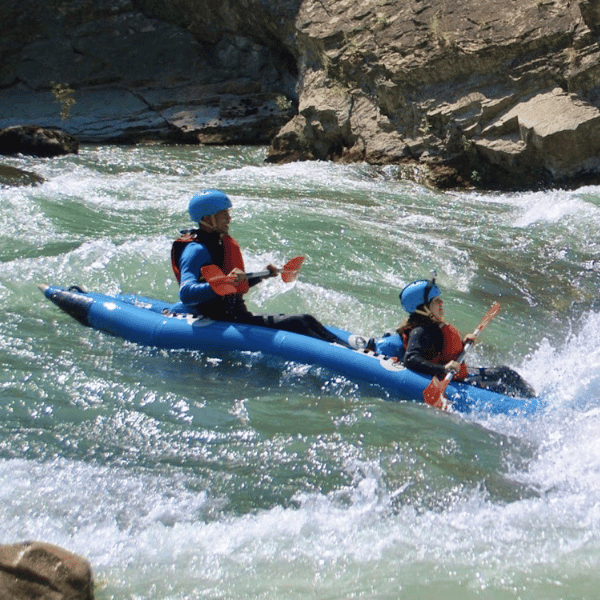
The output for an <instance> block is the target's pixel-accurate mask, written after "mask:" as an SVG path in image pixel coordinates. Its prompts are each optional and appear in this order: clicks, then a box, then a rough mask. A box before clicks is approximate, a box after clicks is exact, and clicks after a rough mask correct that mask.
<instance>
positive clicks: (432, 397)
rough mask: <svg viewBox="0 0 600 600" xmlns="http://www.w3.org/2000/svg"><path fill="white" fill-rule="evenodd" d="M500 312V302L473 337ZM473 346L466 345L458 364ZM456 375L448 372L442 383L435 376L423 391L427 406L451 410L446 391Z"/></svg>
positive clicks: (483, 320) (451, 371) (468, 343)
mask: <svg viewBox="0 0 600 600" xmlns="http://www.w3.org/2000/svg"><path fill="white" fill-rule="evenodd" d="M499 310H500V304H499V303H498V302H496V303H495V304H493V305H492V306H491V308H490V309H489V310H488V311H487V312H486V313H485V315H484V316H483V319H481V321H480V322H479V325H477V328H476V329H475V331H474V332H473V335H474V336H475V337H477V336H479V334H480V333H481V332H482V331H483V330H484V329H485V328H486V327H487V326H488V324H489V322H490V321H491V320H492V319H493V318H494V317H495V316H496V315H497V314H498V311H499ZM471 346H473V342H472V341H471V340H469V341H468V342H467V343H466V344H465V347H464V348H463V351H462V352H461V354H460V356H459V357H458V358H457V359H456V362H459V363H461V362H463V361H464V360H465V356H466V355H467V352H468V351H469V350H470V349H471ZM455 373H456V371H455V370H450V371H448V373H447V374H446V377H444V379H442V381H440V380H439V379H438V378H437V377H436V376H435V375H434V376H433V379H432V380H431V383H430V384H429V385H428V386H427V387H426V388H425V389H424V390H423V400H425V402H427V404H431V406H435V407H436V408H439V409H441V410H448V409H449V408H450V404H449V403H448V398H446V396H445V395H444V392H445V391H446V387H447V386H448V384H449V383H450V380H451V379H452V377H453V375H454V374H455Z"/></svg>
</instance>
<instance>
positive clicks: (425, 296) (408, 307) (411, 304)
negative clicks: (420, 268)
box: [400, 279, 442, 313]
mask: <svg viewBox="0 0 600 600" xmlns="http://www.w3.org/2000/svg"><path fill="white" fill-rule="evenodd" d="M441 295H442V292H441V291H440V288H439V287H438V286H437V285H436V284H435V281H434V280H433V279H429V280H427V279H420V280H419V281H413V282H412V283H409V284H408V285H407V286H406V287H405V288H404V289H403V290H402V291H401V292H400V304H401V305H402V308H404V310H405V311H406V312H408V313H414V312H415V310H417V308H419V306H421V305H423V304H429V303H430V302H431V301H432V300H433V299H434V298H437V297H438V296H441Z"/></svg>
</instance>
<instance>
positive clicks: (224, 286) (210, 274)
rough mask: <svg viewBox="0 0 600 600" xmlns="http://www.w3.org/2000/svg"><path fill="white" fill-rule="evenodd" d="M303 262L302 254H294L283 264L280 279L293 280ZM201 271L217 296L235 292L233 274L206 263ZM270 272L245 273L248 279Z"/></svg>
mask: <svg viewBox="0 0 600 600" xmlns="http://www.w3.org/2000/svg"><path fill="white" fill-rule="evenodd" d="M303 262H304V256H295V257H294V258H292V259H291V260H289V261H288V262H286V263H285V265H283V268H282V269H281V271H280V273H281V279H283V281H285V282H286V283H290V282H291V281H294V279H296V277H297V276H298V271H300V268H301V267H302V263H303ZM200 271H201V273H202V277H204V279H205V280H206V282H207V283H209V284H210V287H211V289H212V290H213V292H215V293H216V294H218V295H219V296H227V295H228V294H235V293H236V291H237V290H236V288H235V286H234V285H233V284H232V282H233V281H235V277H234V276H233V275H226V274H225V273H223V271H222V270H221V269H219V267H217V265H206V266H204V267H202V268H201V269H200ZM270 274H271V271H268V270H267V271H257V272H255V273H246V276H247V277H248V279H251V278H253V277H268V276H269V275H270Z"/></svg>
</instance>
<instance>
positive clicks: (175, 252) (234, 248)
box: [171, 231, 250, 294]
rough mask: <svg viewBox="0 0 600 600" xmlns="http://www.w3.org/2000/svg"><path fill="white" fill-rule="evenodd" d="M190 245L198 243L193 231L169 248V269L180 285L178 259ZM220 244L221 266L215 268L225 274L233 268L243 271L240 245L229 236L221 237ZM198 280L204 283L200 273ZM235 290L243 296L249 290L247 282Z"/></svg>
mask: <svg viewBox="0 0 600 600" xmlns="http://www.w3.org/2000/svg"><path fill="white" fill-rule="evenodd" d="M190 243H199V242H198V240H197V238H196V233H195V231H189V232H187V233H185V234H184V235H182V236H181V237H180V238H178V239H176V240H175V241H174V242H173V245H172V246H171V267H172V268H173V273H175V278H176V279H177V283H181V270H180V269H179V259H180V258H181V254H182V253H183V251H184V249H185V247H186V246H187V245H188V244H190ZM221 244H222V245H223V264H222V265H217V267H219V268H220V269H221V270H222V271H223V272H224V273H226V274H227V273H231V271H232V270H233V269H235V268H238V269H241V270H242V271H245V270H246V268H245V267H244V257H243V256H242V251H241V249H240V245H239V244H238V243H237V242H236V241H235V240H234V239H233V238H232V237H231V236H230V235H223V236H221ZM203 266H204V265H203ZM198 279H199V280H201V281H204V278H203V277H202V274H201V273H198ZM236 289H237V293H238V294H245V293H246V292H247V291H248V290H249V289H250V286H249V285H248V282H246V283H241V284H239V285H238V286H236Z"/></svg>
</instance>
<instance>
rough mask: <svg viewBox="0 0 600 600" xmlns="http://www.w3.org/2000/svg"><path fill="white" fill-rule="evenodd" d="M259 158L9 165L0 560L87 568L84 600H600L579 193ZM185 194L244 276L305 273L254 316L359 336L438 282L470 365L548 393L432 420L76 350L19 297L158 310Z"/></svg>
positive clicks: (333, 384)
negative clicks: (18, 550)
mask: <svg viewBox="0 0 600 600" xmlns="http://www.w3.org/2000/svg"><path fill="white" fill-rule="evenodd" d="M264 156H265V152H264V149H262V148H250V149H248V148H190V147H174V148H163V147H160V146H148V147H134V148H114V147H85V148H83V149H82V151H81V152H80V154H79V155H78V156H76V157H73V156H71V157H65V158H58V159H52V160H40V159H31V158H14V159H10V160H9V161H8V163H9V164H11V165H13V166H17V167H20V168H25V169H31V170H34V171H36V172H38V173H40V174H41V175H43V176H44V177H45V179H46V182H45V183H44V184H43V185H41V186H39V187H31V188H30V187H25V188H8V189H6V188H5V189H0V226H1V229H2V233H3V235H2V241H1V242H0V261H1V267H0V306H1V308H2V311H1V316H0V356H1V361H0V368H1V375H0V543H13V542H19V541H24V540H32V539H37V540H43V541H46V542H51V543H54V544H58V545H60V546H62V547H65V548H67V549H69V550H71V551H72V552H75V553H78V554H81V555H82V556H84V557H86V558H87V559H88V560H89V561H90V563H91V564H92V567H93V570H94V575H95V579H96V584H97V588H96V598H97V599H98V600H109V599H110V600H124V599H131V600H134V599H135V600H183V599H195V598H198V599H201V598H210V599H216V598H225V599H232V600H234V599H257V598H261V599H265V600H271V599H272V600H283V599H295V600H298V599H309V598H310V599H314V600H324V599H340V600H341V599H355V598H365V599H370V600H374V599H377V600H382V599H386V600H387V599H389V600H396V599H403V600H410V599H423V598H444V599H445V600H451V599H460V600H468V599H470V598H485V599H488V598H489V599H494V600H496V599H505V598H528V599H534V598H535V599H538V598H540V599H542V598H543V599H569V600H575V599H577V600H581V599H589V600H594V599H597V598H600V591H599V590H600V574H599V572H600V569H599V567H600V480H599V475H600V300H599V298H598V291H597V290H598V285H597V281H598V271H599V269H600V263H599V262H598V260H597V256H598V254H599V244H600V188H595V187H590V188H584V189H580V190H578V191H574V192H565V191H553V192H543V193H542V192H540V193H527V194H511V195H501V194H489V195H486V194H480V193H474V192H464V193H446V194H441V193H435V192H432V191H429V190H426V189H424V188H421V187H418V186H416V185H414V184H411V183H408V182H402V181H399V180H398V179H397V177H396V172H395V171H394V170H393V169H377V168H373V167H369V166H365V165H351V166H348V165H346V166H343V165H334V164H328V163H318V162H317V163H315V162H312V163H311V162H307V163H296V164H290V165H285V166H267V165H265V164H264V163H263V160H264ZM207 187H214V188H220V189H223V190H225V191H226V192H227V193H228V194H230V196H231V197H232V200H233V202H234V205H235V208H234V210H233V211H232V214H233V224H232V233H233V235H234V236H235V237H236V238H237V239H238V240H239V241H240V243H241V245H242V247H243V248H244V252H245V258H246V263H247V267H248V268H249V270H254V269H261V268H263V267H264V265H265V264H267V263H268V262H273V263H276V264H283V263H284V262H285V261H286V260H287V259H289V258H291V257H292V256H295V255H298V254H305V255H306V257H307V258H306V262H305V264H304V267H303V269H302V271H301V273H300V277H299V279H298V280H297V281H296V282H295V283H294V284H292V285H289V284H285V283H284V282H282V281H281V280H269V281H267V282H264V283H263V284H262V285H261V286H260V288H258V289H257V288H255V289H254V290H253V291H252V292H251V294H250V295H249V300H248V303H249V305H250V307H251V308H252V309H253V310H255V311H262V312H299V311H300V312H310V313H313V314H314V315H316V316H317V317H319V318H320V319H321V320H322V321H324V322H326V323H329V324H332V325H335V326H338V327H343V328H346V329H350V330H352V331H356V332H357V333H362V334H364V335H368V336H371V335H379V334H381V333H383V332H385V331H392V330H393V329H394V328H395V327H396V326H397V325H398V324H399V323H400V321H401V320H402V319H403V318H404V315H403V314H402V311H401V309H400V307H399V305H398V291H399V290H400V289H401V288H402V287H403V286H404V285H405V284H407V283H408V282H410V281H412V280H414V279H417V278H424V277H428V276H429V272H430V270H431V269H432V268H436V269H437V272H438V283H439V285H440V286H441V287H442V289H443V290H444V297H445V299H446V313H447V316H448V318H449V319H450V320H452V321H453V322H454V323H455V324H456V325H457V326H458V327H459V329H461V330H462V331H463V332H467V331H468V330H469V329H472V328H474V326H475V325H476V324H477V322H478V321H479V319H480V318H481V316H482V315H483V313H484V312H485V311H486V310H487V308H488V307H489V306H490V304H491V303H492V302H494V301H496V300H499V301H500V303H501V305H502V309H501V312H500V314H499V315H498V316H497V317H496V319H494V321H493V322H492V323H491V325H490V326H489V328H488V329H487V330H486V332H485V333H484V336H483V340H482V342H481V343H480V344H479V345H478V346H477V348H476V350H475V351H473V353H472V355H471V358H470V362H471V364H481V365H485V364H500V363H505V364H508V365H510V366H511V367H513V368H515V369H517V370H518V371H519V372H520V373H521V374H522V375H523V376H524V377H525V378H526V379H527V380H529V381H530V382H531V383H532V384H533V385H534V386H535V387H536V389H537V390H538V391H539V392H540V393H541V394H542V395H543V396H544V397H545V398H546V400H547V403H548V409H547V410H546V411H545V412H543V413H540V414H538V415H536V416H534V417H532V418H524V417H522V418H507V417H502V416H495V417H491V416H488V415H485V414H474V415H448V414H442V413H441V412H439V411H436V410H435V409H433V408H431V407H429V406H426V405H422V404H414V403H402V402H394V401H393V399H391V398H388V397H386V395H385V394H384V393H382V392H380V391H378V390H377V389H375V388H367V387H361V386H357V385H355V384H354V383H353V382H351V381H348V380H344V379H342V378H340V377H338V376H336V375H335V373H331V372H327V371H323V370H321V369H318V368H315V367H310V366H308V365H301V364H294V363H286V362H283V361H280V360H276V359H273V358H268V357H264V356H260V355H247V354H239V353H230V354H222V355H211V354H202V353H190V352H165V351H160V350H156V349H152V348H143V347H139V346H136V345H133V344H129V343H125V342H123V341H122V340H120V339H118V338H113V337H110V336H107V335H105V334H102V333H99V332H97V331H94V330H91V329H88V328H85V327H83V326H81V325H80V324H79V323H77V322H76V321H74V320H73V319H71V318H70V317H69V316H67V315H65V314H63V313H61V312H60V311H59V310H58V309H57V308H56V307H55V306H54V305H53V304H51V303H49V302H48V301H47V300H46V299H45V298H44V297H43V296H42V294H40V292H39V290H38V288H37V284H38V283H51V284H57V285H63V286H68V285H71V284H78V285H80V286H82V287H84V288H86V289H90V290H95V291H100V292H104V293H118V292H124V293H135V294H142V295H146V296H151V297H156V298H160V299H162V300H167V301H169V300H172V301H175V300H176V298H177V285H176V283H175V282H174V280H173V276H172V273H171V269H170V263H169V249H170V244H171V241H172V240H173V239H174V238H175V237H176V236H177V234H178V232H179V230H180V229H184V228H186V227H189V226H190V225H191V223H190V222H189V220H188V217H187V212H186V208H187V203H188V200H189V198H190V197H191V195H192V194H193V193H194V192H196V191H198V190H200V189H202V188H207Z"/></svg>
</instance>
